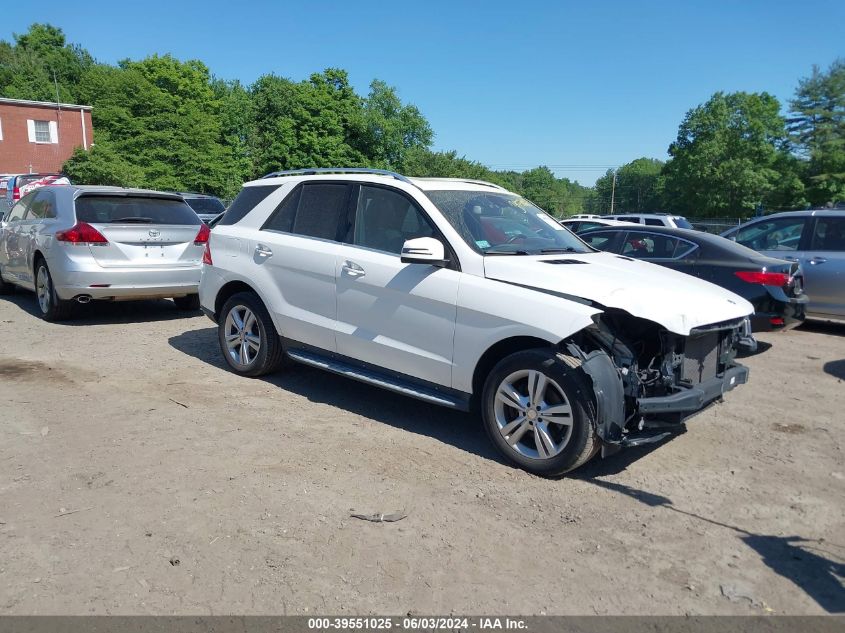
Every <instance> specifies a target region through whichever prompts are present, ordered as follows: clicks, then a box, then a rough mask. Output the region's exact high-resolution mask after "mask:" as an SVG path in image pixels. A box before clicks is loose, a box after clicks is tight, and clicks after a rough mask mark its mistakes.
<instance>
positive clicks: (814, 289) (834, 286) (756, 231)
mask: <svg viewBox="0 0 845 633" xmlns="http://www.w3.org/2000/svg"><path fill="white" fill-rule="evenodd" d="M722 236H723V237H727V238H729V239H731V240H734V241H735V242H738V243H739V244H742V245H743V246H747V247H748V248H753V249H754V250H755V251H759V252H761V253H764V254H765V255H769V256H771V257H778V258H780V259H786V260H789V261H791V262H798V263H799V264H801V268H802V269H803V271H804V290H805V292H806V293H807V295H808V296H809V297H810V303H809V304H808V305H807V316H808V317H815V318H820V319H833V320H845V209H819V210H810V211H787V212H785V213H775V214H773V215H767V216H764V217H761V218H755V219H753V220H751V221H750V222H746V223H745V224H743V225H741V226H738V227H736V228H733V229H730V230H729V231H725V232H724V233H722Z"/></svg>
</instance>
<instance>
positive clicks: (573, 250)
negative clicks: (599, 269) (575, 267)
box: [540, 246, 585, 254]
mask: <svg viewBox="0 0 845 633" xmlns="http://www.w3.org/2000/svg"><path fill="white" fill-rule="evenodd" d="M540 252H541V253H544V254H545V253H583V252H585V251H579V250H578V249H577V248H573V247H572V246H567V247H566V248H562V247H561V248H541V249H540Z"/></svg>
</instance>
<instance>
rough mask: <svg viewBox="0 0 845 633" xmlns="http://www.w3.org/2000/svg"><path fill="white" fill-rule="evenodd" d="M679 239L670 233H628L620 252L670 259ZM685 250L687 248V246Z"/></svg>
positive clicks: (629, 255) (633, 255) (632, 255)
mask: <svg viewBox="0 0 845 633" xmlns="http://www.w3.org/2000/svg"><path fill="white" fill-rule="evenodd" d="M679 242H680V240H679V239H678V238H677V237H673V236H671V235H660V234H657V233H628V235H627V237H626V238H625V244H624V245H623V246H622V254H623V255H627V256H628V257H637V258H643V259H671V258H673V257H674V256H675V249H676V248H677V247H678V244H679ZM686 250H689V247H687V249H686Z"/></svg>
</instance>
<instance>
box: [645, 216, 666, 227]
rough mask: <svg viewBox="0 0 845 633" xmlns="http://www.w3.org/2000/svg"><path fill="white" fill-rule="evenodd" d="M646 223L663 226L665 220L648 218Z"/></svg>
mask: <svg viewBox="0 0 845 633" xmlns="http://www.w3.org/2000/svg"><path fill="white" fill-rule="evenodd" d="M645 224H646V226H663V220H658V219H657V218H646V219H645Z"/></svg>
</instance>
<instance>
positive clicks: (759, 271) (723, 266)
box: [578, 227, 807, 332]
mask: <svg viewBox="0 0 845 633" xmlns="http://www.w3.org/2000/svg"><path fill="white" fill-rule="evenodd" d="M578 237H580V238H581V239H582V240H584V241H585V242H587V244H589V245H590V246H592V247H593V248H597V249H599V250H602V251H608V252H611V253H617V254H619V255H623V256H626V257H631V258H634V259H642V260H645V261H648V262H652V263H654V264H659V265H661V266H666V267H667V268H673V269H675V270H678V271H680V272H683V273H687V274H688V275H692V276H694V277H699V278H701V279H704V280H705V281H709V282H711V283H714V284H716V285H717V286H721V287H722V288H725V289H726V290H730V291H731V292H735V293H736V294H738V295H739V296H741V297H744V298H745V299H747V300H748V301H750V302H751V304H752V305H753V306H754V315H753V316H752V317H751V328H752V330H753V331H755V332H765V331H769V330H783V329H789V328H791V327H794V326H796V325H798V324H800V323H801V322H802V321H803V320H804V310H805V307H806V305H807V295H806V294H804V290H803V273H802V272H801V268H800V266H799V265H798V264H797V263H795V262H788V261H785V260H782V259H775V258H773V257H767V256H765V255H761V254H760V253H758V252H756V251H753V250H751V249H750V248H746V247H744V246H741V245H740V244H737V243H735V242H732V241H731V240H728V239H725V238H723V237H719V236H718V235H710V234H708V233H702V232H700V231H690V230H687V229H671V228H665V227H647V228H646V227H644V228H642V229H639V228H631V227H614V228H602V229H592V230H589V231H584V232H582V233H579V234H578ZM667 291H668V292H671V288H667Z"/></svg>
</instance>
